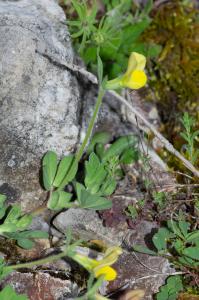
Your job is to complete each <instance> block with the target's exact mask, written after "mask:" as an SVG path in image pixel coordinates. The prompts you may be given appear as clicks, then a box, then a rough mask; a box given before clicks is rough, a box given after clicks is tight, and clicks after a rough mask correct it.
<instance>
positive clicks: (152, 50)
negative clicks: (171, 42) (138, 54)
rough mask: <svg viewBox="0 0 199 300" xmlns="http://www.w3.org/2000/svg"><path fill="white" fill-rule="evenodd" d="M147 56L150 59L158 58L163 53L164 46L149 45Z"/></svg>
mask: <svg viewBox="0 0 199 300" xmlns="http://www.w3.org/2000/svg"><path fill="white" fill-rule="evenodd" d="M146 48H147V56H148V57H151V58H153V57H157V56H158V55H159V54H160V53H161V51H162V46H161V45H157V44H152V43H151V44H149V45H148V46H147V47H146Z"/></svg>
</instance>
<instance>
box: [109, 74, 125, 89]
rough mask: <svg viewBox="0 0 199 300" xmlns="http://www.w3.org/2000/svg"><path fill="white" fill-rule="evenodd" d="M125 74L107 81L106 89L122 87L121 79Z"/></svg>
mask: <svg viewBox="0 0 199 300" xmlns="http://www.w3.org/2000/svg"><path fill="white" fill-rule="evenodd" d="M122 77H123V76H120V77H117V78H115V79H112V80H108V81H107V82H106V90H118V89H121V88H122V84H121V80H122Z"/></svg>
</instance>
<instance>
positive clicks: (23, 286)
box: [0, 271, 78, 300]
mask: <svg viewBox="0 0 199 300" xmlns="http://www.w3.org/2000/svg"><path fill="white" fill-rule="evenodd" d="M59 276H60V275H59V273H58V274H56V273H55V274H54V277H53V274H52V275H50V274H48V273H47V272H45V271H43V272H42V271H40V272H39V271H38V272H35V273H20V272H12V273H11V274H10V275H8V276H7V277H6V278H5V279H4V280H2V281H1V284H0V288H3V287H5V286H6V285H7V284H9V285H11V286H12V287H13V288H14V289H15V291H16V292H17V293H19V294H23V293H25V294H27V296H28V299H29V300H36V299H49V300H64V299H75V298H76V297H77V296H78V286H77V284H76V283H74V282H72V281H71V280H69V279H66V278H67V276H66V275H65V277H66V278H65V279H64V275H63V274H62V276H60V277H62V278H59Z"/></svg>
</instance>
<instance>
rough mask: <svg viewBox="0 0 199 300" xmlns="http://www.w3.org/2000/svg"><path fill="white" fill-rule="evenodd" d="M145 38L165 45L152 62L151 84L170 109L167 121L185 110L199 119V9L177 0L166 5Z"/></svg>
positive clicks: (160, 8)
mask: <svg viewBox="0 0 199 300" xmlns="http://www.w3.org/2000/svg"><path fill="white" fill-rule="evenodd" d="M142 39H143V40H144V41H147V42H154V43H157V44H160V45H161V46H162V52H161V54H160V56H159V58H158V59H157V60H156V61H154V60H153V61H152V62H151V64H150V66H149V73H150V74H151V81H150V82H149V84H150V86H151V88H152V90H153V97H154V94H155V96H156V100H157V101H158V102H159V103H160V106H161V107H162V111H163V112H165V111H166V114H165V113H164V116H163V117H164V118H165V121H170V117H171V114H172V112H174V118H175V119H176V113H181V112H183V111H188V112H190V113H192V114H193V115H195V117H196V118H197V120H199V112H197V106H198V95H199V23H198V10H197V9H196V8H194V7H190V6H188V5H183V4H182V1H175V0H174V1H172V2H169V3H167V4H165V5H162V6H161V7H159V8H158V10H157V12H156V13H155V15H154V18H153V21H152V23H151V25H150V27H149V29H148V30H146V32H145V34H144V35H143V36H142ZM165 109H166V110H165Z"/></svg>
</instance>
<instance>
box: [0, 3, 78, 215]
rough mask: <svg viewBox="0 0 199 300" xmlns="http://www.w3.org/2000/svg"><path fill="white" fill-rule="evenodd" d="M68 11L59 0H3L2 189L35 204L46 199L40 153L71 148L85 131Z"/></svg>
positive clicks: (25, 205)
mask: <svg viewBox="0 0 199 300" xmlns="http://www.w3.org/2000/svg"><path fill="white" fill-rule="evenodd" d="M64 23H65V15H64V12H63V11H62V9H61V8H60V7H59V6H58V4H57V3H56V1H54V0H42V1H40V0H19V1H5V0H0V41H1V42H0V109H1V115H0V130H1V135H0V145H1V147H0V193H4V194H6V195H7V196H8V198H9V199H10V201H11V202H15V201H16V200H18V201H20V202H21V203H22V206H23V209H24V210H30V209H32V208H34V207H37V206H38V205H39V204H40V203H42V201H43V199H42V196H41V195H42V189H41V188H40V185H39V167H40V159H41V157H42V155H43V154H44V153H45V152H46V151H47V150H55V151H56V152H57V153H58V154H59V155H61V154H63V153H67V152H69V151H70V152H71V151H72V150H73V149H74V147H75V145H76V143H77V140H78V135H79V126H78V118H79V114H78V112H79V99H80V98H79V92H78V86H77V82H76V79H75V77H74V76H73V75H72V74H71V73H70V72H68V71H67V70H66V68H62V67H60V66H59V65H56V64H55V63H54V62H53V61H51V60H50V59H49V58H48V57H45V55H44V53H45V52H48V53H51V54H52V55H53V57H56V58H57V59H58V60H62V61H66V62H68V63H71V62H72V60H73V51H72V47H71V43H70V38H69V34H68V32H67V28H66V25H65V24H64Z"/></svg>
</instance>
